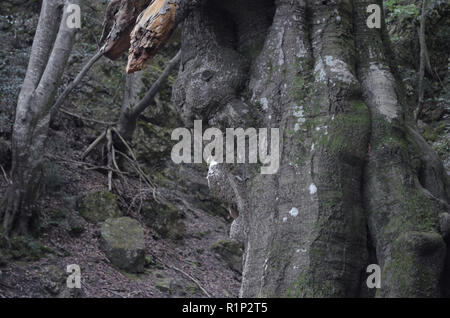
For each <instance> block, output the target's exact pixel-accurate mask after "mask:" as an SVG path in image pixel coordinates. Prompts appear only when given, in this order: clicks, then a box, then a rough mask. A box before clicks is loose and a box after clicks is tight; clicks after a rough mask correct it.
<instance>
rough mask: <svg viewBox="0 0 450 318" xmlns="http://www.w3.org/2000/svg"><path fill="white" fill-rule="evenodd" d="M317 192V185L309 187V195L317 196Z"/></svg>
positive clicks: (312, 184)
mask: <svg viewBox="0 0 450 318" xmlns="http://www.w3.org/2000/svg"><path fill="white" fill-rule="evenodd" d="M316 192H317V187H316V185H315V184H314V183H311V184H310V185H309V194H311V195H312V194H315V193H316Z"/></svg>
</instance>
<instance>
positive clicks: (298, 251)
mask: <svg viewBox="0 0 450 318" xmlns="http://www.w3.org/2000/svg"><path fill="white" fill-rule="evenodd" d="M296 252H297V253H300V252H301V253H306V248H299V249H297V250H296Z"/></svg>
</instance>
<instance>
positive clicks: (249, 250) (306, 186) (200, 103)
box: [173, 0, 450, 297]
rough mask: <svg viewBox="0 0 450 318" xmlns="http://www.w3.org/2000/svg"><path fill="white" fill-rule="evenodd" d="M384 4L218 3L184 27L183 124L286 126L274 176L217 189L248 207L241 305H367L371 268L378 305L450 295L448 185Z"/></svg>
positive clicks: (252, 172) (179, 95) (177, 94)
mask: <svg viewBox="0 0 450 318" xmlns="http://www.w3.org/2000/svg"><path fill="white" fill-rule="evenodd" d="M373 3H377V4H378V5H380V6H381V7H382V1H372V0H353V1H350V0H337V1H312V0H311V1H303V0H294V1H292V0H276V1H273V0H246V1H242V0H240V1H239V0H230V1H226V2H223V1H219V0H210V1H207V2H206V4H205V5H204V6H202V7H201V8H199V9H196V10H195V11H191V12H190V13H189V14H188V16H187V18H186V20H185V22H184V25H183V40H182V61H181V68H180V73H179V76H178V79H177V81H176V83H175V85H174V90H173V101H174V105H175V106H176V107H178V108H179V110H180V112H181V113H182V114H183V120H184V122H185V125H186V126H188V127H192V125H193V120H194V119H202V120H203V121H204V123H205V124H204V128H207V125H206V124H209V125H210V126H214V127H219V128H222V129H224V128H227V127H243V128H248V127H267V128H271V127H279V128H280V138H281V141H280V144H281V149H280V156H281V159H280V169H279V170H278V172H277V173H276V174H274V175H261V174H259V169H254V165H244V166H238V165H235V166H234V167H232V168H227V169H224V167H223V166H221V165H218V166H214V168H213V169H219V170H218V171H220V173H217V174H214V173H212V174H211V176H213V177H212V178H214V176H220V177H218V178H221V180H237V179H236V178H235V176H236V175H237V174H240V177H241V178H239V179H240V180H243V181H242V184H238V185H231V186H230V184H229V182H215V181H220V180H219V179H217V180H211V182H210V186H211V188H212V189H211V190H212V192H213V193H215V194H216V195H217V196H218V197H220V198H222V199H225V200H228V201H234V202H229V203H230V204H232V203H234V204H236V206H237V207H238V210H239V217H238V219H236V221H238V222H239V226H234V229H239V231H240V232H241V233H240V234H239V235H236V237H241V238H242V240H243V241H244V244H245V254H244V260H243V262H244V270H243V279H242V288H241V296H243V297H280V296H292V297H357V296H364V295H368V294H371V293H370V291H367V287H366V284H365V281H366V278H367V276H366V275H367V274H366V268H367V265H368V264H370V263H376V264H379V265H380V267H381V269H382V282H381V284H382V288H381V289H379V290H378V291H377V296H381V297H402V296H406V297H420V296H423V297H437V296H441V295H442V291H443V289H445V287H446V286H443V279H442V277H443V276H442V275H443V274H444V262H445V256H446V253H447V244H446V241H445V240H447V243H448V234H449V233H448V228H449V222H448V220H449V217H448V212H449V206H448V203H449V189H450V188H449V184H448V180H447V177H446V173H445V171H444V168H443V166H442V164H441V162H440V160H439V158H438V157H437V155H436V154H435V153H434V152H433V150H432V149H431V148H430V146H429V145H428V144H427V143H426V142H425V141H424V140H423V138H422V137H421V135H420V134H419V133H418V132H417V129H416V126H415V120H414V116H413V112H412V107H408V106H407V104H406V102H405V99H404V96H403V95H404V94H403V91H402V86H401V83H400V81H398V75H397V74H396V71H395V67H394V62H393V59H392V56H391V50H390V43H389V41H388V37H387V32H386V28H385V25H384V18H383V19H382V21H383V23H382V28H381V29H376V28H374V29H369V28H368V27H367V24H366V20H367V18H368V16H369V14H368V13H367V7H368V6H369V5H370V4H373ZM210 169H212V168H210ZM221 173H224V174H231V176H232V177H231V178H229V177H223V176H221ZM208 177H210V176H209V175H208ZM242 177H243V178H242ZM232 183H235V182H234V181H233V182H232ZM230 189H231V190H230ZM292 211H297V213H290V212H292ZM236 221H235V222H236ZM372 251H375V253H373V252H372ZM447 268H449V267H448V266H447ZM447 275H448V273H447Z"/></svg>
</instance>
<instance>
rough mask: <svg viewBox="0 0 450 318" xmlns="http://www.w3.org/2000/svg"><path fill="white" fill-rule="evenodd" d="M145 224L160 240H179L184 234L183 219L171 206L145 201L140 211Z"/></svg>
mask: <svg viewBox="0 0 450 318" xmlns="http://www.w3.org/2000/svg"><path fill="white" fill-rule="evenodd" d="M141 214H142V216H143V217H144V222H145V224H146V225H147V226H148V227H150V228H152V229H153V230H154V231H155V232H156V233H158V234H159V235H161V237H162V238H168V239H172V240H180V239H182V238H183V235H184V232H185V225H184V223H183V221H182V218H183V217H184V216H183V214H182V213H180V212H179V211H178V210H177V209H176V208H175V207H174V206H173V205H172V204H170V203H165V204H161V203H157V202H155V201H146V203H145V204H144V205H143V207H142V211H141Z"/></svg>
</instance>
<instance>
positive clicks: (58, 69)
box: [1, 0, 80, 235]
mask: <svg viewBox="0 0 450 318" xmlns="http://www.w3.org/2000/svg"><path fill="white" fill-rule="evenodd" d="M68 3H75V4H79V3H80V1H78V0H72V1H70V2H69V1H62V0H60V1H58V0H44V1H43V3H42V9H41V15H40V18H39V24H38V27H37V30H36V35H35V38H34V42H33V47H32V51H31V56H30V61H29V64H28V69H27V73H26V76H25V80H24V83H23V86H22V90H21V92H20V94H19V98H18V102H17V109H16V119H15V123H14V128H13V136H12V154H13V156H12V170H11V176H12V184H11V185H10V187H9V188H8V190H7V192H6V196H5V198H4V200H3V202H2V204H1V219H2V225H3V230H4V231H5V233H6V234H7V235H10V234H11V233H17V234H28V233H29V232H30V229H31V227H33V224H34V223H33V221H35V220H36V217H37V210H38V209H37V206H36V199H37V197H38V195H39V181H40V179H41V170H42V163H43V157H44V156H43V155H44V147H45V140H46V138H47V131H48V126H49V120H50V109H51V105H52V102H53V98H54V95H55V92H56V89H57V87H58V82H59V80H60V78H61V77H62V75H63V71H64V67H65V65H66V62H67V59H68V57H69V55H70V51H71V48H72V45H73V40H74V36H75V33H76V29H71V28H69V27H68V25H67V23H66V20H67V18H68V15H69V14H70V12H67V10H65V6H64V5H67V4H68ZM61 16H62V18H61V19H60V20H59V19H57V18H55V17H61ZM58 26H59V29H58Z"/></svg>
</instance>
